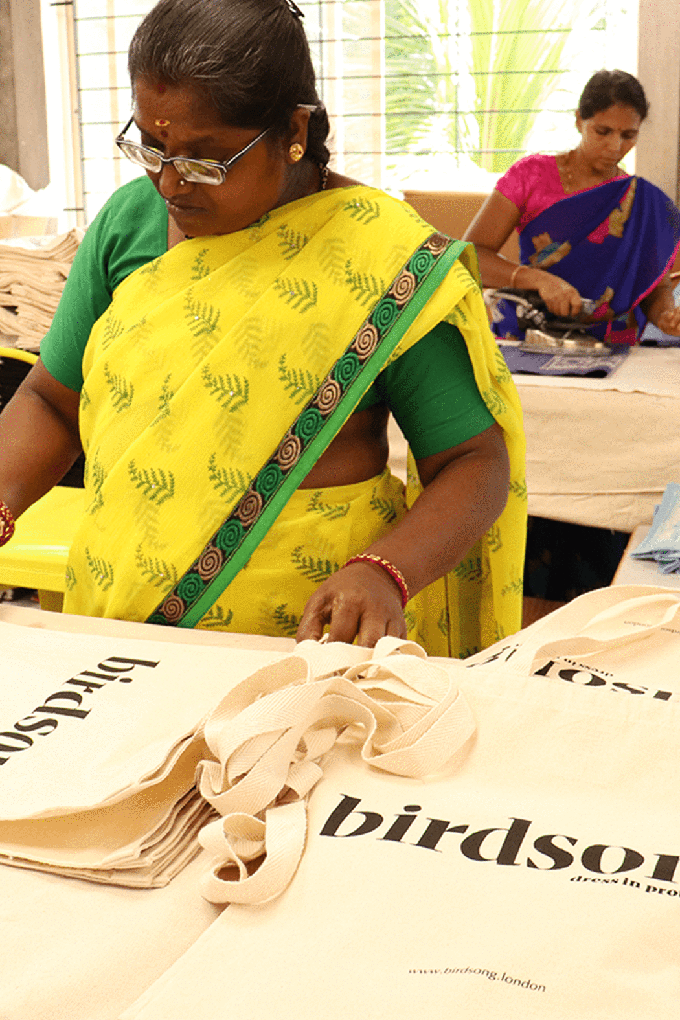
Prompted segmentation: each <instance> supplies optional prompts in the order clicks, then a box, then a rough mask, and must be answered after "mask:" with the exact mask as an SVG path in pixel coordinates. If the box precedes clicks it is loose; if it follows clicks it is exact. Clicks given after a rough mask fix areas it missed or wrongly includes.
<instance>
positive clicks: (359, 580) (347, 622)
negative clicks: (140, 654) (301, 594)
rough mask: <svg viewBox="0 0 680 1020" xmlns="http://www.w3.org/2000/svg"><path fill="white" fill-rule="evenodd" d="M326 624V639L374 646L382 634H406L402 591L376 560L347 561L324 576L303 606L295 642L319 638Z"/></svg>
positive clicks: (394, 635) (404, 635) (402, 636)
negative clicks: (327, 576) (338, 568)
mask: <svg viewBox="0 0 680 1020" xmlns="http://www.w3.org/2000/svg"><path fill="white" fill-rule="evenodd" d="M326 626H328V639H329V641H345V642H347V643H348V644H351V643H352V642H353V641H354V639H355V638H356V643H357V644H358V645H363V646H364V647H366V648H373V646H374V645H375V644H376V643H377V642H378V641H379V640H380V638H381V637H385V635H386V634H388V635H390V636H392V637H399V638H405V637H406V622H405V620H404V613H403V611H402V608H401V592H400V590H399V587H398V586H397V584H396V582H395V581H394V580H393V579H392V578H391V577H390V575H389V574H388V573H387V572H386V571H385V570H383V569H382V567H380V566H378V565H377V564H375V563H370V562H369V563H367V562H362V563H350V564H348V565H347V566H346V567H342V568H341V569H340V570H338V571H337V572H336V573H335V574H333V575H332V576H331V577H329V578H327V580H325V581H324V582H323V584H322V585H320V587H319V588H318V589H317V591H316V592H315V593H314V595H312V597H311V598H310V599H309V601H308V602H307V605H306V606H305V611H304V613H303V614H302V619H301V620H300V626H299V627H298V629H297V634H296V635H295V637H296V640H297V641H304V640H306V639H309V638H311V639H312V640H313V641H318V640H319V638H320V637H321V635H322V634H323V632H324V627H326Z"/></svg>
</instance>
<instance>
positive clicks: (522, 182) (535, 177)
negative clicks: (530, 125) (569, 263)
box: [496, 154, 628, 231]
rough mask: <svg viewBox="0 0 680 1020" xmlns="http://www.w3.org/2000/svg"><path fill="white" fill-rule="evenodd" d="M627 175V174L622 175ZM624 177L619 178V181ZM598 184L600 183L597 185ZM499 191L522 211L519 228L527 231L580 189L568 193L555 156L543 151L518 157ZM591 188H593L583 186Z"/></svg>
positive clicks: (501, 180) (497, 188)
mask: <svg viewBox="0 0 680 1020" xmlns="http://www.w3.org/2000/svg"><path fill="white" fill-rule="evenodd" d="M620 176H621V177H627V176H628V175H627V174H621V175H620ZM619 179H620V178H616V180H619ZM595 187H597V185H595ZM496 190H497V191H500V193H501V195H505V197H506V198H507V199H509V200H510V201H511V202H512V204H513V205H516V206H517V208H518V209H519V211H520V214H521V215H520V221H519V224H518V226H517V230H518V231H522V230H524V228H525V227H526V225H527V223H530V222H531V221H532V220H533V219H535V218H536V216H538V214H539V213H542V212H543V210H544V209H548V208H549V207H550V206H551V205H554V204H555V202H559V200H560V199H562V198H565V196H566V195H567V194H570V195H575V194H577V192H573V191H572V192H566V191H565V190H564V186H563V184H562V178H561V177H560V172H559V170H558V168H557V159H556V158H555V156H544V155H540V154H536V155H532V156H524V157H523V158H522V159H518V160H517V162H516V163H513V165H512V166H511V167H510V169H509V170H506V172H505V173H504V174H503V176H502V177H501V178H500V180H499V181H498V183H497V184H496ZM581 190H583V191H589V190H590V189H589V188H583V189H581Z"/></svg>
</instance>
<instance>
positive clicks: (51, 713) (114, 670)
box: [0, 655, 160, 765]
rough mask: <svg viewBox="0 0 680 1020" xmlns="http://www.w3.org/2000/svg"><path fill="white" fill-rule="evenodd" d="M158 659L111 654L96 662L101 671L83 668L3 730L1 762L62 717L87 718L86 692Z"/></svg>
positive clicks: (125, 677) (47, 731)
mask: <svg viewBox="0 0 680 1020" xmlns="http://www.w3.org/2000/svg"><path fill="white" fill-rule="evenodd" d="M158 662H160V659H159V660H158ZM158 662H151V661H149V660H148V659H128V658H126V657H123V656H119V655H110V656H109V657H108V658H107V659H104V661H103V662H100V663H99V664H98V665H97V667H96V669H97V670H98V671H99V672H97V671H94V670H90V669H84V670H82V671H81V672H80V673H77V674H76V675H75V676H74V677H71V678H70V680H66V681H65V683H64V687H66V685H67V684H68V685H70V686H69V689H68V690H63V691H55V693H54V694H50V695H49V696H48V697H46V698H45V699H44V700H43V704H42V705H38V707H37V708H34V709H33V710H32V712H30V714H29V715H27V716H24V718H23V719H20V720H19V721H18V722H15V723H14V726H13V727H12V728H11V729H8V730H3V731H0V765H6V764H7V762H8V761H10V760H11V755H12V754H14V753H15V752H16V751H26V750H28V748H29V747H32V746H33V742H34V738H35V737H36V736H40V737H46V736H47V735H48V734H50V733H53V732H54V731H55V730H56V728H57V726H58V725H59V722H60V721H61V720H63V719H80V720H82V719H85V718H86V717H87V716H88V715H89V714H90V712H91V711H92V709H91V708H83V707H82V705H83V696H84V695H85V694H94V693H95V691H97V690H99V689H100V688H102V687H105V686H106V684H107V683H111V682H112V681H114V680H119V681H120V682H121V683H122V684H129V683H132V679H133V678H132V677H131V676H129V675H128V674H129V673H130V671H131V670H133V669H134V668H135V666H147V667H148V668H149V669H154V668H155V667H156V666H157V665H158ZM97 680H103V681H104V683H97V682H96V681H97ZM73 688H75V690H74V689H73Z"/></svg>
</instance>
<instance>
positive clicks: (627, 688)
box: [467, 644, 679, 702]
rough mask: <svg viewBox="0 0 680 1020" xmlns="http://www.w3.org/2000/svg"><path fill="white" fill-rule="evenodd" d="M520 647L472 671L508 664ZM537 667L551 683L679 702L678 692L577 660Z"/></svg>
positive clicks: (498, 653)
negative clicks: (560, 681) (564, 682)
mask: <svg viewBox="0 0 680 1020" xmlns="http://www.w3.org/2000/svg"><path fill="white" fill-rule="evenodd" d="M519 647H520V646H519V645H517V644H513V645H504V646H503V647H502V648H498V649H496V651H495V652H493V653H492V654H491V655H490V656H489V657H488V658H487V659H481V660H480V661H479V662H470V663H468V664H467V668H468V669H474V668H475V666H487V665H488V664H489V663H490V662H498V663H501V662H507V661H508V660H509V659H511V658H512V657H513V655H514V654H515V652H516V651H518V649H519ZM534 666H535V668H534V669H533V672H532V673H531V676H545V677H548V678H549V679H551V680H565V681H566V682H567V683H570V684H577V685H578V686H580V687H602V688H605V689H607V690H610V691H623V692H624V693H626V694H638V695H642V694H644V695H646V696H647V697H648V698H654V699H655V700H656V701H671V700H673V701H676V702H677V701H678V700H679V698H678V692H677V691H675V692H673V691H663V690H656V691H655V690H653V689H652V688H650V687H646V686H645V685H644V684H637V683H636V684H632V683H630V682H629V681H627V680H617V679H616V676H615V674H614V673H608V672H607V671H606V670H604V669H594V668H593V667H592V665H588V664H586V663H583V662H578V661H577V660H576V659H568V658H566V657H560V658H555V659H545V661H544V662H539V663H536V662H534Z"/></svg>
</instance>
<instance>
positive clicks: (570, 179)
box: [559, 149, 624, 191]
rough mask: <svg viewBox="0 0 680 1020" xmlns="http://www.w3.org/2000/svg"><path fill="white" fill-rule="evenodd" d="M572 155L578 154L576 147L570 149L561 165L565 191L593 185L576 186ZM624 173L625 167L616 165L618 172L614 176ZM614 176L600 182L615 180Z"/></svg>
mask: <svg viewBox="0 0 680 1020" xmlns="http://www.w3.org/2000/svg"><path fill="white" fill-rule="evenodd" d="M572 156H573V157H575V156H576V152H575V150H574V149H570V150H569V152H568V153H567V154H566V156H565V157H564V159H563V160H562V165H561V166H560V167H559V170H560V176H561V177H562V183H563V184H564V190H565V191H576V190H578V191H580V190H581V189H582V188H588V187H592V185H591V184H581V185H580V186H579V187H578V188H575V187H574V169H573V166H572V163H573V159H572ZM623 173H624V171H623V169H622V168H621V167H620V166H617V167H616V173H615V174H614V177H617V176H619V175H622V174H623ZM614 177H607V178H605V181H602V180H600V181H598V183H601V184H604V183H605V182H606V181H608V180H613V179H614Z"/></svg>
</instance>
